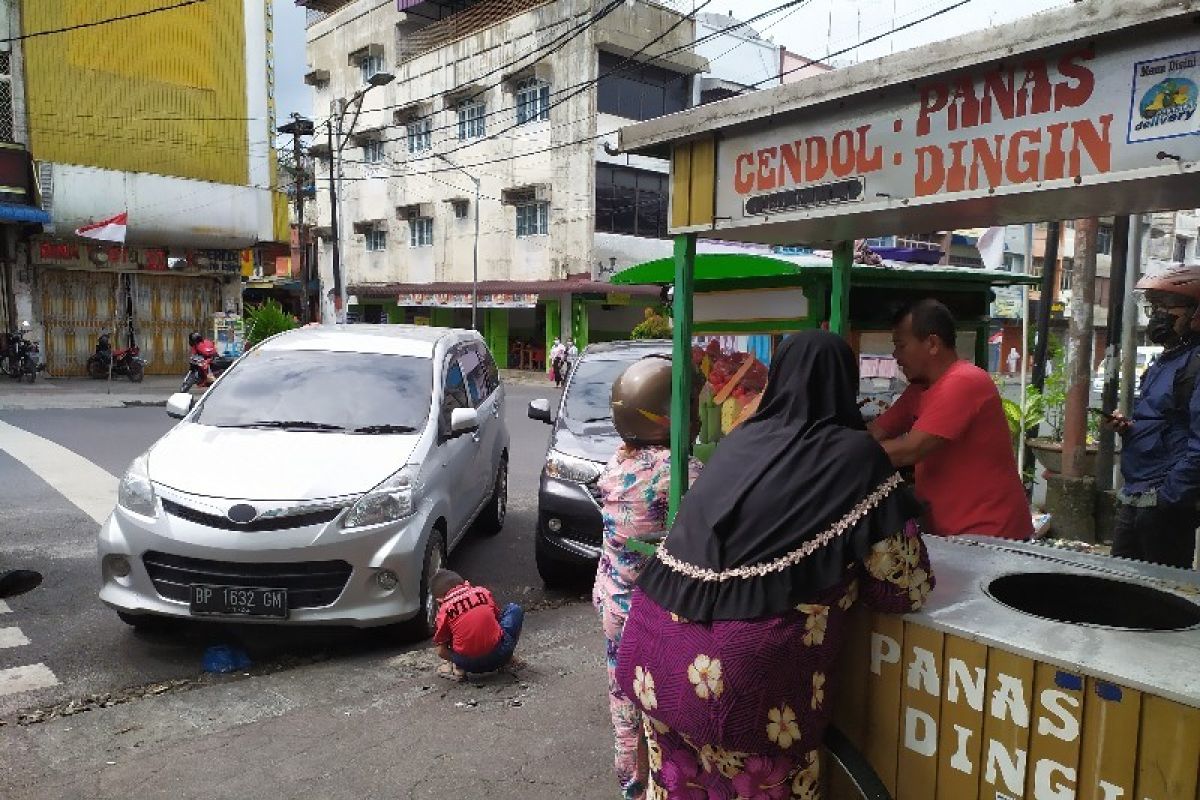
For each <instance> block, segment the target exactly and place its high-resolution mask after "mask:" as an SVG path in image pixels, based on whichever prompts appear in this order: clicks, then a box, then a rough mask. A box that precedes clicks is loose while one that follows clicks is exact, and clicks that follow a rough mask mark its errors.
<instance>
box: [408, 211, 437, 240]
mask: <svg viewBox="0 0 1200 800" xmlns="http://www.w3.org/2000/svg"><path fill="white" fill-rule="evenodd" d="M408 246H409V247H432V246H433V217H417V218H416V219H410V220H409V221H408Z"/></svg>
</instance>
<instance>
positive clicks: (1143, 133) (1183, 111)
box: [1129, 52, 1200, 143]
mask: <svg viewBox="0 0 1200 800" xmlns="http://www.w3.org/2000/svg"><path fill="white" fill-rule="evenodd" d="M1197 55H1200V54H1198V53H1194V52H1193V53H1183V54H1181V55H1175V56H1169V57H1167V58H1161V59H1158V60H1156V61H1141V62H1139V63H1137V64H1135V65H1134V75H1133V97H1132V108H1131V113H1130V115H1129V142H1130V143H1133V142H1148V141H1153V140H1155V139H1171V138H1174V137H1176V136H1187V135H1190V134H1195V133H1200V125H1198V123H1200V117H1197V115H1196V102H1197V99H1198V96H1200V91H1198V90H1197V85H1196V83H1197V81H1198V80H1200V73H1198V71H1197V63H1198V62H1197Z"/></svg>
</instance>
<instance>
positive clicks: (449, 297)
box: [396, 292, 538, 308]
mask: <svg viewBox="0 0 1200 800" xmlns="http://www.w3.org/2000/svg"><path fill="white" fill-rule="evenodd" d="M537 303H538V296H537V295H536V294H523V293H513V294H509V293H501V292H496V293H483V292H481V293H480V294H479V303H478V306H479V308H535V307H536V306H537ZM396 305H398V306H401V307H404V306H415V307H430V308H433V307H437V308H470V307H471V293H470V292H410V293H408V294H402V295H400V296H399V297H397V298H396Z"/></svg>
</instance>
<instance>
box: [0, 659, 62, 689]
mask: <svg viewBox="0 0 1200 800" xmlns="http://www.w3.org/2000/svg"><path fill="white" fill-rule="evenodd" d="M57 685H58V678H56V677H55V675H54V673H53V672H51V671H50V668H49V667H47V666H46V665H45V664H29V665H26V666H24V667H12V668H11V669H0V696H3V695H6V694H17V693H18V692H30V691H33V690H34V689H48V688H50V687H51V686H57Z"/></svg>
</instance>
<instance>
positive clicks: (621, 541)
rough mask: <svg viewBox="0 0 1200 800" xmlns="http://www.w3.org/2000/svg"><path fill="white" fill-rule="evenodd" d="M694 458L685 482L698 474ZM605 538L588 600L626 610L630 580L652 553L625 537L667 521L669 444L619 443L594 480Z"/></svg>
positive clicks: (653, 532) (650, 531)
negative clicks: (631, 546) (632, 545)
mask: <svg viewBox="0 0 1200 800" xmlns="http://www.w3.org/2000/svg"><path fill="white" fill-rule="evenodd" d="M701 467H702V465H701V463H700V462H699V461H698V460H697V459H694V458H693V459H691V461H690V462H689V463H688V484H689V485H691V483H692V481H694V480H696V477H697V476H698V475H699V474H700V469H701ZM597 485H598V488H599V489H600V494H601V505H600V514H601V519H602V520H603V524H604V544H603V550H602V552H601V554H600V563H599V564H598V565H597V568H596V583H595V588H594V589H593V590H592V601H593V603H594V604H595V605H596V607H597V608H603V607H606V606H607V607H608V608H609V609H610V610H612V611H616V612H617V613H619V614H621V615H622V616H624V614H625V613H626V612H628V611H629V600H630V595H631V592H632V591H633V584H634V582H635V581H637V578H638V575H640V574H641V573H642V569H643V568H645V566H646V563H647V562H648V561H649V559H650V556H647V555H643V554H641V553H636V552H634V551H632V550H630V549H628V548H627V547H625V542H626V541H627V540H629V539H640V538H645V537H651V536H658V535H661V534H662V533H663V532H664V531H665V530H666V527H667V506H668V503H669V496H670V489H671V449H670V448H669V447H629V446H627V445H623V446H622V447H620V448H619V449H618V450H617V452H616V454H615V455H614V456H613V457H612V459H611V460H610V461H609V462H608V465H607V466H606V467H605V468H604V472H602V473H601V475H600V479H599V481H598V484H597Z"/></svg>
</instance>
